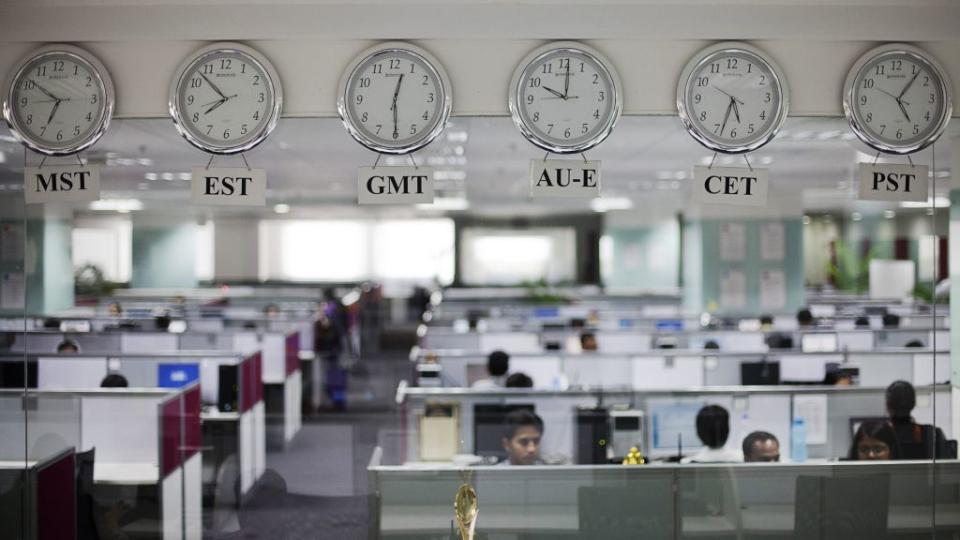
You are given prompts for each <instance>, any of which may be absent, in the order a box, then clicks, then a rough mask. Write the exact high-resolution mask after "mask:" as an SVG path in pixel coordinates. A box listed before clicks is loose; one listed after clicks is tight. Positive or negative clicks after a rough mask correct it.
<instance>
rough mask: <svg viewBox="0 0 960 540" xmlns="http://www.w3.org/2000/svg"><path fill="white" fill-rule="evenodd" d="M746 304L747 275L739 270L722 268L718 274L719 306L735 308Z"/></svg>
mask: <svg viewBox="0 0 960 540" xmlns="http://www.w3.org/2000/svg"><path fill="white" fill-rule="evenodd" d="M746 306H747V277H746V275H744V273H743V272H742V271H740V270H724V271H723V272H722V273H721V274H720V307H722V308H723V309H737V308H744V307H746Z"/></svg>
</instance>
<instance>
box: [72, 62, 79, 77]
mask: <svg viewBox="0 0 960 540" xmlns="http://www.w3.org/2000/svg"><path fill="white" fill-rule="evenodd" d="M73 74H74V75H79V74H80V66H78V65H76V64H74V65H73Z"/></svg>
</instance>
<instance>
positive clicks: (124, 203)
mask: <svg viewBox="0 0 960 540" xmlns="http://www.w3.org/2000/svg"><path fill="white" fill-rule="evenodd" d="M90 209H91V210H105V211H111V210H112V211H115V212H121V213H124V214H125V213H127V212H131V211H134V210H143V202H142V201H140V200H139V199H101V200H99V201H93V202H91V203H90Z"/></svg>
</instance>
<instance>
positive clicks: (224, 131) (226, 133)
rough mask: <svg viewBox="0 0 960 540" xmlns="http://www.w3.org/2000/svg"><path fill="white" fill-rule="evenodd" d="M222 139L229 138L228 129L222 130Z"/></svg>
mask: <svg viewBox="0 0 960 540" xmlns="http://www.w3.org/2000/svg"><path fill="white" fill-rule="evenodd" d="M223 138H224V140H226V139H229V138H230V130H229V129H225V130H223Z"/></svg>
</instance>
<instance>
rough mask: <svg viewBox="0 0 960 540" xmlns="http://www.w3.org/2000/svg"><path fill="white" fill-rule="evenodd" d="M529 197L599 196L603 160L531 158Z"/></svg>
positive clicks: (590, 197) (589, 197)
mask: <svg viewBox="0 0 960 540" xmlns="http://www.w3.org/2000/svg"><path fill="white" fill-rule="evenodd" d="M530 196H532V197H584V198H588V199H592V198H595V197H598V196H600V162H599V161H586V160H583V159H532V160H530Z"/></svg>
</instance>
